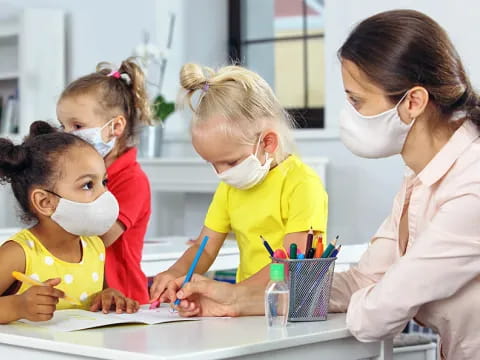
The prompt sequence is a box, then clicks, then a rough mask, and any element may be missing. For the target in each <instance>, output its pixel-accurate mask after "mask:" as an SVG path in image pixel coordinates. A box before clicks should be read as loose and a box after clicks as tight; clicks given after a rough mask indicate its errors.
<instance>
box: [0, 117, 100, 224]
mask: <svg viewBox="0 0 480 360" xmlns="http://www.w3.org/2000/svg"><path fill="white" fill-rule="evenodd" d="M72 146H91V145H90V144H88V143H87V142H85V141H84V140H82V139H81V138H79V137H77V136H75V135H72V134H68V133H65V132H60V131H57V129H56V128H54V127H52V126H51V125H49V124H48V123H46V122H44V121H35V122H34V123H33V124H32V125H31V126H30V134H29V135H28V136H27V137H26V138H25V140H24V141H23V143H22V144H21V145H15V144H14V143H13V142H12V141H10V140H8V139H4V138H0V182H1V183H10V184H11V186H12V191H13V194H14V195H15V198H16V199H17V201H18V204H19V205H20V209H21V210H22V213H23V214H22V220H23V221H24V222H30V221H32V220H34V219H36V216H35V214H34V213H33V211H32V208H31V206H30V201H29V195H30V190H31V189H32V187H33V186H43V187H46V188H47V189H48V188H52V187H53V185H54V184H55V182H56V179H57V178H58V177H59V176H61V174H60V170H59V163H61V162H60V159H61V157H62V154H64V153H65V152H66V151H67V150H68V149H69V148H71V147H72Z"/></svg>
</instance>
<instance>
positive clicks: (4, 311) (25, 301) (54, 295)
mask: <svg viewBox="0 0 480 360" xmlns="http://www.w3.org/2000/svg"><path fill="white" fill-rule="evenodd" d="M13 271H19V272H22V273H23V272H24V271H25V253H24V252H23V249H22V248H21V246H20V245H18V244H16V243H14V242H12V241H9V242H7V243H5V244H4V245H3V246H1V247H0V294H2V295H3V294H5V292H6V291H7V290H8V289H9V288H10V287H11V286H12V285H13V283H14V282H15V279H14V278H13V277H12V275H11V274H12V272H13ZM45 283H46V284H48V285H50V286H32V287H31V288H29V289H28V290H27V291H25V292H24V293H23V294H21V295H13V294H14V293H15V292H16V291H12V293H13V294H12V295H5V296H0V324H7V323H9V322H11V321H15V320H18V319H28V320H32V321H45V320H49V319H51V318H52V316H53V313H54V311H55V308H56V305H57V303H58V299H59V298H62V297H63V296H64V294H63V292H62V291H60V290H58V289H55V288H54V287H53V286H56V285H58V284H59V283H60V279H51V280H48V281H46V282H45Z"/></svg>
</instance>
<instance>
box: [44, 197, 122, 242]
mask: <svg viewBox="0 0 480 360" xmlns="http://www.w3.org/2000/svg"><path fill="white" fill-rule="evenodd" d="M46 191H48V192H49V193H51V194H54V195H56V196H58V197H59V198H60V200H59V202H58V205H57V208H56V209H55V212H54V213H53V215H52V220H53V221H55V222H56V223H57V224H58V225H60V226H61V227H62V228H63V229H64V230H65V231H67V232H69V233H70V234H74V235H78V236H94V235H103V234H105V233H106V232H107V231H108V230H110V228H111V227H112V225H113V224H114V222H115V220H117V218H118V211H119V207H118V202H117V199H115V197H114V196H113V195H112V193H111V192H110V191H105V192H104V193H103V194H102V195H100V196H99V197H98V198H97V199H95V200H94V201H92V202H89V203H79V202H75V201H71V200H67V199H65V198H63V197H61V196H60V195H58V194H55V193H54V192H52V191H49V190H46Z"/></svg>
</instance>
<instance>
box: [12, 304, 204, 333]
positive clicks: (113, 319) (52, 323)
mask: <svg viewBox="0 0 480 360" xmlns="http://www.w3.org/2000/svg"><path fill="white" fill-rule="evenodd" d="M202 319H207V318H201V317H197V318H183V317H181V316H179V315H178V314H177V313H171V312H170V309H169V307H159V308H157V309H152V310H149V309H148V308H145V307H142V308H141V309H140V310H139V311H138V312H137V313H134V314H116V313H113V312H111V313H109V314H103V313H102V312H91V311H86V310H78V309H72V310H58V311H55V313H54V315H53V318H52V319H50V320H48V321H43V322H32V321H29V320H24V319H22V320H19V321H21V322H22V323H26V324H30V325H33V326H35V327H41V328H47V329H50V330H54V331H75V330H83V329H90V328H94V327H100V326H106V325H115V324H128V323H136V324H148V325H153V324H161V323H168V322H176V321H196V320H202ZM210 319H211V318H210Z"/></svg>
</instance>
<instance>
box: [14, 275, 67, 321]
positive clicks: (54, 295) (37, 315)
mask: <svg viewBox="0 0 480 360" xmlns="http://www.w3.org/2000/svg"><path fill="white" fill-rule="evenodd" d="M60 282H61V280H60V279H59V278H56V279H49V280H47V281H45V284H47V285H49V286H32V287H31V288H29V289H28V290H26V291H25V292H24V293H22V294H20V295H18V297H17V299H18V301H19V303H18V309H19V312H18V318H19V319H27V320H30V321H47V320H50V319H51V318H52V317H53V313H54V312H55V310H56V307H57V304H58V299H61V298H63V297H64V296H65V294H64V293H63V291H61V290H58V289H55V288H54V286H57V285H58V284H59V283H60Z"/></svg>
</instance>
